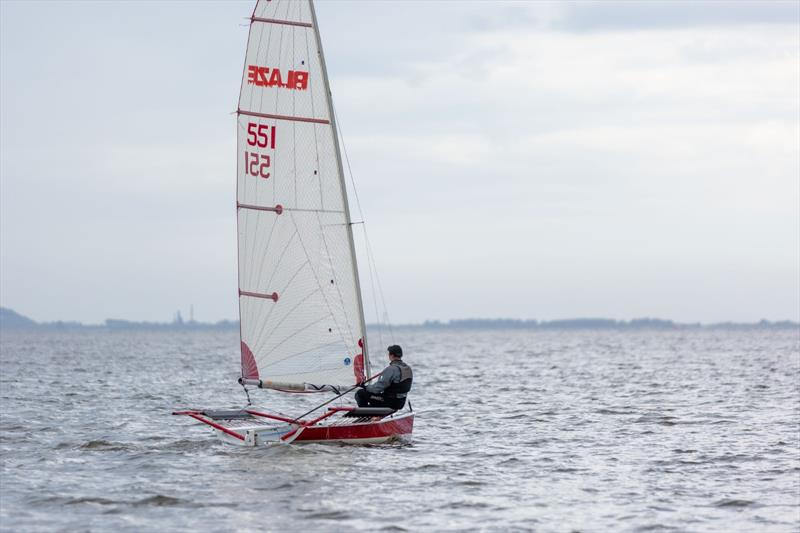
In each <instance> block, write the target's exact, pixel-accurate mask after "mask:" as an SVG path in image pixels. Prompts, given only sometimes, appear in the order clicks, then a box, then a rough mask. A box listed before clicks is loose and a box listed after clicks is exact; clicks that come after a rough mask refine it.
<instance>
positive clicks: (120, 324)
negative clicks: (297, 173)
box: [0, 307, 800, 331]
mask: <svg viewBox="0 0 800 533" xmlns="http://www.w3.org/2000/svg"><path fill="white" fill-rule="evenodd" d="M380 326H381V327H383V326H384V324H380ZM368 327H370V328H377V327H379V325H378V324H369V325H368ZM392 327H393V328H398V329H408V328H417V329H420V328H422V329H433V330H436V329H442V330H444V329H448V330H467V329H520V330H523V329H541V330H548V329H561V330H564V329H621V330H622V329H624V330H641V329H649V330H675V329H797V330H800V324H798V323H797V322H791V321H789V320H784V321H780V322H770V321H769V320H761V321H759V322H755V323H750V324H744V323H737V322H721V323H717V324H705V325H704V324H700V323H691V324H681V323H677V322H673V321H672V320H663V319H660V318H636V319H633V320H614V319H611V318H569V319H563V320H541V321H540V320H520V319H515V318H465V319H458V320H449V321H447V322H441V321H439V320H426V321H425V322H423V323H422V324H397V325H393V326H392ZM0 329H2V330H5V331H9V330H33V331H42V330H105V331H129V330H163V331H187V330H237V329H239V321H238V320H220V321H219V322H213V323H210V322H197V321H195V320H189V321H184V320H183V319H182V318H181V317H180V314H176V318H175V319H174V320H173V321H172V322H136V321H132V320H121V319H116V318H109V319H107V320H106V321H105V322H104V323H103V324H96V325H86V324H82V323H80V322H63V321H58V322H35V321H34V320H31V319H30V318H28V317H25V316H23V315H20V314H19V313H17V312H15V311H12V310H11V309H7V308H4V307H0Z"/></svg>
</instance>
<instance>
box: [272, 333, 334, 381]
mask: <svg viewBox="0 0 800 533" xmlns="http://www.w3.org/2000/svg"><path fill="white" fill-rule="evenodd" d="M341 342H342V341H341V340H336V341H333V342H329V343H327V344H320V345H319V346H314V347H313V348H309V349H308V350H303V351H302V352H297V353H293V354H290V355H287V356H286V357H283V358H282V359H278V360H275V361H272V362H271V363H269V364H267V365H264V368H269V367H271V366H275V365H277V364H278V363H282V362H283V361H286V360H287V359H291V358H292V357H297V356H298V355H303V354H306V353H308V352H313V351H314V350H322V349H323V348H327V347H329V346H333V345H335V344H340V343H341ZM316 372H318V370H310V371H308V372H294V373H295V374H313V373H316ZM286 375H289V374H286Z"/></svg>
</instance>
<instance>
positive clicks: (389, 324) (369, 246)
mask: <svg viewBox="0 0 800 533" xmlns="http://www.w3.org/2000/svg"><path fill="white" fill-rule="evenodd" d="M366 230H367V226H366V224H365V225H364V240H365V241H366V243H367V255H368V257H371V258H372V259H371V262H372V266H373V268H375V279H376V281H377V282H378V291H379V293H380V299H381V302H383V312H384V313H385V314H386V326H387V327H388V328H389V337H390V338H391V340H392V344H394V330H393V329H392V321H391V320H390V319H389V310H388V309H387V308H386V298H385V297H384V296H383V285H382V284H381V277H380V276H379V275H378V264H377V262H376V261H375V253H374V252H373V251H372V244H371V243H370V242H369V239H367V236H366Z"/></svg>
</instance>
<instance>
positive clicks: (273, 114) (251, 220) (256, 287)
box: [173, 0, 414, 446]
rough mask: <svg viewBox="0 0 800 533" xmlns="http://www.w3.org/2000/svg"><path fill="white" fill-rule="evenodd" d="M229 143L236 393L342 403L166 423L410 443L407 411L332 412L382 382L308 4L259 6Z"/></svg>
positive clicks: (297, 438) (202, 413)
mask: <svg viewBox="0 0 800 533" xmlns="http://www.w3.org/2000/svg"><path fill="white" fill-rule="evenodd" d="M237 138H238V147H237V197H236V208H237V217H238V218H237V233H238V264H239V276H238V280H239V294H238V297H239V318H240V337H241V377H240V378H239V383H240V384H241V385H242V386H243V387H245V391H248V387H250V388H251V389H272V390H275V391H281V392H284V393H325V392H332V393H334V394H335V395H336V396H334V398H332V399H331V400H328V401H326V402H324V403H323V404H321V405H319V406H318V407H317V408H315V409H312V410H310V411H307V412H306V413H304V414H303V415H300V416H297V417H292V416H287V415H285V414H279V413H272V412H268V411H266V410H260V409H253V408H250V407H246V408H244V409H239V410H205V409H192V410H183V411H176V412H175V413H173V414H178V415H186V416H190V417H192V418H194V419H195V420H197V421H199V422H202V423H204V424H206V425H208V426H210V427H212V428H214V429H215V430H216V432H217V433H218V435H219V436H220V437H221V438H222V439H223V440H225V441H228V442H232V443H235V444H242V445H247V446H256V445H259V444H269V443H275V442H283V443H291V442H295V443H299V442H345V443H380V442H387V441H391V440H394V439H397V438H401V437H404V436H406V437H407V436H408V435H410V434H411V432H412V429H413V425H414V413H413V412H412V410H411V405H410V403H409V404H407V406H406V408H405V409H404V410H401V411H395V410H393V409H389V408H383V407H348V406H337V407H328V406H329V405H330V403H331V402H332V401H333V400H334V399H336V398H341V397H343V396H345V395H346V394H347V393H348V392H351V391H353V390H355V388H357V385H358V384H359V383H364V382H367V381H370V380H371V379H374V378H375V377H377V375H376V374H374V373H373V369H372V365H371V363H370V357H369V349H368V347H369V346H368V343H367V336H366V324H365V321H364V309H363V304H362V298H361V287H360V284H359V277H358V266H357V263H356V254H355V246H354V240H353V227H352V226H353V224H352V219H351V217H350V208H349V205H348V199H347V190H346V187H345V177H344V171H343V166H342V158H341V153H340V148H339V139H338V134H337V127H336V117H335V114H334V112H333V101H332V97H331V91H330V85H329V81H328V74H327V71H326V67H325V58H324V56H323V53H322V42H321V40H320V34H319V30H318V26H317V18H316V14H315V12H314V5H313V3H312V0H258V1H257V3H256V6H255V9H254V10H253V13H252V16H251V17H250V33H249V37H248V43H247V53H246V56H245V66H244V72H243V76H242V82H241V91H240V94H239V104H238V109H237ZM248 399H249V393H248ZM248 404H249V401H248Z"/></svg>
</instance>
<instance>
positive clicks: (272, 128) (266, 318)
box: [237, 0, 369, 391]
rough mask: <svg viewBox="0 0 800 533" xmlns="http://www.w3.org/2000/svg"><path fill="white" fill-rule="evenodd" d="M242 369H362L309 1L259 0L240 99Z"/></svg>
mask: <svg viewBox="0 0 800 533" xmlns="http://www.w3.org/2000/svg"><path fill="white" fill-rule="evenodd" d="M237 154H238V163H237V167H238V176H237V180H238V181H237V211H238V245H239V315H240V320H241V349H242V378H243V379H244V380H245V381H246V382H247V381H250V382H251V381H252V380H260V381H261V383H262V384H263V386H265V387H271V388H277V389H287V390H306V391H308V390H320V389H328V388H330V387H337V388H339V387H345V386H352V385H354V384H355V383H357V382H358V381H360V380H361V379H364V377H369V358H368V354H367V346H366V336H365V333H366V331H365V326H364V313H363V308H362V303H361V291H360V287H359V281H358V272H357V266H356V260H355V253H354V249H353V234H352V226H351V220H350V213H349V208H348V203H347V192H346V190H345V187H344V174H343V171H342V164H341V155H340V153H339V145H338V137H337V134H336V126H335V121H334V115H333V112H332V102H331V98H330V89H329V85H328V79H327V74H326V71H325V63H324V58H323V55H322V46H321V41H320V38H319V33H318V30H317V24H316V16H315V14H314V7H313V5H312V4H311V2H310V0H259V1H258V2H257V4H256V7H255V10H254V11H253V16H252V17H251V24H250V36H249V39H248V44H247V56H246V59H245V66H244V75H243V77H242V87H241V93H240V95H239V107H238V150H237Z"/></svg>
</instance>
